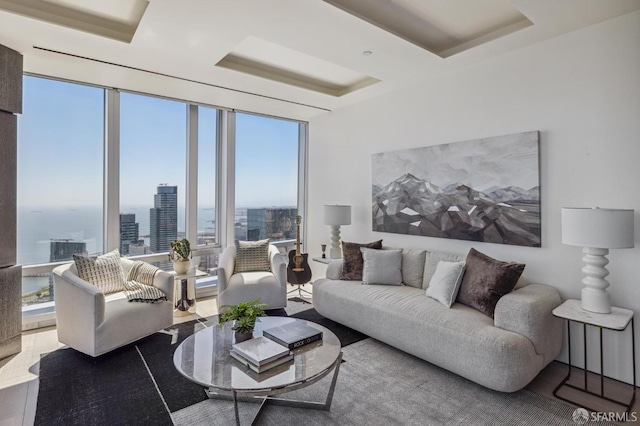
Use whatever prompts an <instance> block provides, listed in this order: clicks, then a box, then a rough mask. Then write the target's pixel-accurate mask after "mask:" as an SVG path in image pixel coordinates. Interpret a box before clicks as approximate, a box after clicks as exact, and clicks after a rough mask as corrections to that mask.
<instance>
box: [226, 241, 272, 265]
mask: <svg viewBox="0 0 640 426" xmlns="http://www.w3.org/2000/svg"><path fill="white" fill-rule="evenodd" d="M269 241H270V240H269V239H268V238H267V239H266V240H260V241H236V264H235V267H234V268H233V271H234V273H238V272H257V271H267V272H268V271H271V262H270V261H269Z"/></svg>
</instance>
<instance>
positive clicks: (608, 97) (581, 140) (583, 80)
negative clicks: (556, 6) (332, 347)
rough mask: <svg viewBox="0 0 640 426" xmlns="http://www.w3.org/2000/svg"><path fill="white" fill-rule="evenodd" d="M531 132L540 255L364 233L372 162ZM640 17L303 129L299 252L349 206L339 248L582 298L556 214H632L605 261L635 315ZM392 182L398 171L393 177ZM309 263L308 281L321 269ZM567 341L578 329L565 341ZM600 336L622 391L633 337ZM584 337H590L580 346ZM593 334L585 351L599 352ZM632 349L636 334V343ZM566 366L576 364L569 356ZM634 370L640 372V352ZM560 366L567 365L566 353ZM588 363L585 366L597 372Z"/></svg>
mask: <svg viewBox="0 0 640 426" xmlns="http://www.w3.org/2000/svg"><path fill="white" fill-rule="evenodd" d="M530 130H539V131H540V164H541V175H540V180H541V194H542V201H541V202H542V248H526V247H516V246H506V245H499V244H486V243H474V242H468V241H458V240H447V239H439V238H428V237H416V236H406V235H397V234H390V233H378V232H373V231H372V230H371V226H372V224H371V154H374V153H378V152H384V151H393V150H398V149H405V148H413V147H421V146H428V145H438V144H443V143H449V142H458V141H464V140H471V139H477V138H482V137H490V136H498V135H505V134H510V133H519V132H525V131H530ZM639 163H640V12H635V13H632V14H628V15H625V16H622V17H619V18H616V19H613V20H610V21H606V22H604V23H601V24H598V25H595V26H592V27H589V28H586V29H582V30H579V31H576V32H573V33H570V34H566V35H563V36H561V37H558V38H555V39H552V40H548V41H545V42H543V43H539V44H536V45H534V46H531V47H529V48H526V49H523V50H520V51H517V52H514V53H511V54H507V55H504V56H501V57H498V58H494V59H492V60H487V61H485V62H482V63H480V64H476V65H474V66H470V67H467V68H465V69H463V70H461V71H460V72H457V73H455V74H448V75H443V76H440V77H438V78H436V79H433V80H431V81H429V82H426V83H424V84H422V85H419V86H415V87H411V88H408V89H406V90H402V91H397V92H394V93H392V94H389V95H385V96H383V97H379V98H376V99H373V100H370V101H366V102H363V103H360V104H357V105H354V106H351V107H348V108H344V109H341V110H337V111H333V112H331V113H328V114H324V115H321V116H318V117H317V118H314V119H312V120H311V122H310V159H309V211H308V215H307V216H308V217H307V218H306V220H307V224H308V230H309V236H308V238H307V242H308V243H309V244H308V245H307V251H309V252H310V253H311V255H319V253H320V244H321V243H327V242H328V240H329V229H328V227H327V226H324V225H322V205H323V204H336V203H340V204H351V205H352V206H353V208H352V210H353V219H352V222H353V223H352V225H350V226H344V227H342V236H343V240H346V241H359V242H365V241H373V240H375V239H379V238H383V239H384V244H385V245H390V246H400V247H420V248H425V249H428V250H441V251H447V252H454V253H461V254H462V253H466V252H467V251H468V250H469V248H470V247H475V248H477V249H478V250H480V251H482V252H484V253H486V254H488V255H490V256H493V257H496V258H498V259H503V260H514V261H519V262H523V263H526V265H527V266H526V269H525V276H527V277H528V278H529V279H530V280H531V281H534V282H540V283H545V284H549V285H551V286H553V287H555V288H557V289H558V290H559V292H560V294H561V296H562V298H563V299H567V298H578V299H579V298H580V289H581V288H582V283H581V279H582V273H581V271H580V269H581V265H582V262H581V256H582V255H581V249H580V248H579V247H571V246H565V245H563V244H562V243H561V229H560V208H561V207H569V206H573V207H590V206H600V207H610V208H632V209H635V210H636V222H637V225H636V233H635V234H636V248H635V249H628V250H612V251H611V253H610V255H609V259H610V264H609V270H610V272H611V274H610V276H609V281H610V282H611V287H610V293H611V299H612V303H613V304H614V305H616V306H621V307H626V308H630V309H633V310H634V311H635V313H636V315H638V314H640V238H639V237H638V236H639V235H640V220H639V219H640V164H639ZM400 172H401V171H399V173H400ZM312 263H314V269H315V270H314V275H315V276H316V277H317V276H320V275H322V274H323V271H324V270H323V269H322V267H320V266H319V265H318V264H317V263H315V262H312ZM572 330H573V331H574V333H572V339H573V338H574V337H575V336H577V335H578V334H580V333H578V331H580V330H579V329H578V328H576V329H573V328H572ZM610 334H611V335H610V336H607V334H606V333H605V351H606V357H605V374H607V375H611V376H613V377H616V378H618V379H622V380H625V381H627V382H630V381H631V378H632V375H631V355H630V353H631V343H630V340H631V339H630V337H631V334H630V331H629V330H627V331H626V332H624V333H615V334H614V333H610ZM589 337H591V334H590V335H589ZM595 338H596V335H595V334H593V337H592V338H591V340H590V341H591V342H592V343H593V344H594V346H595V344H596V343H597V341H596V339H595ZM636 339H637V340H638V341H639V342H640V333H639V332H637V331H636ZM576 340H577V341H576V342H575V343H576V346H574V348H575V352H574V354H576V353H577V352H581V350H580V348H581V347H582V346H577V344H578V343H579V342H580V340H579V339H576ZM637 352H638V353H639V354H638V357H637V358H638V359H637V360H636V363H637V364H638V365H640V350H639V351H637ZM560 359H562V360H566V357H565V353H564V351H563V354H562V355H561V357H560ZM598 362H599V359H598V358H597V352H595V351H593V354H591V353H590V361H589V366H590V368H591V366H592V365H593V368H594V369H595V368H599V367H597V366H596V365H597V364H598Z"/></svg>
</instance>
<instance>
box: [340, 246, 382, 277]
mask: <svg viewBox="0 0 640 426" xmlns="http://www.w3.org/2000/svg"><path fill="white" fill-rule="evenodd" d="M361 247H365V248H371V249H378V250H380V249H382V240H378V241H374V242H371V243H367V244H359V243H348V242H345V241H343V242H342V259H343V262H342V272H341V273H340V279H341V280H347V281H360V280H362V267H363V266H364V260H363V258H362V253H361V252H360V248H361Z"/></svg>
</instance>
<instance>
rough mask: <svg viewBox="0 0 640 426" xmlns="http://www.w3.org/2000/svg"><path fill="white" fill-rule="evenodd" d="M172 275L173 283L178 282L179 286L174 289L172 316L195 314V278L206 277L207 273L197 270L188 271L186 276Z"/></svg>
mask: <svg viewBox="0 0 640 426" xmlns="http://www.w3.org/2000/svg"><path fill="white" fill-rule="evenodd" d="M171 273H172V274H174V276H173V279H174V281H180V285H179V286H175V287H174V293H173V300H174V301H175V303H174V305H173V307H174V311H173V314H174V315H176V316H184V315H191V314H195V313H196V280H195V278H199V277H206V276H207V273H206V272H203V271H201V270H199V269H195V268H192V269H189V270H188V271H187V273H186V274H176V272H175V271H172V272H171Z"/></svg>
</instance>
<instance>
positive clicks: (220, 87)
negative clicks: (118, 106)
mask: <svg viewBox="0 0 640 426" xmlns="http://www.w3.org/2000/svg"><path fill="white" fill-rule="evenodd" d="M33 48H34V49H36V50H41V51H43V52H48V53H53V54H57V55H64V56H69V57H72V58H77V59H84V60H87V61H92V62H97V63H101V64H105V65H111V66H114V67H120V68H126V69H129V70H133V71H140V72H144V73H148V74H153V75H157V76H160V77H166V78H173V79H176V80H181V81H186V82H188V83H195V84H201V85H204V86H209V87H213V88H216V89H222V90H228V91H231V92H235V93H242V94H245V95H251V96H257V97H259V98H263V99H269V100H273V101H279V102H285V103H288V104H292V105H299V106H303V107H307V108H313V109H317V110H320V111H325V112H331V110H330V109H327V108H323V107H319V106H316V105H310V104H305V103H302V102H295V101H290V100H287V99H282V98H277V97H275V96H268V95H261V94H259V93H254V92H249V91H246V90H240V89H234V88H231V87H225V86H220V85H218V84H213V83H207V82H204V81H198V80H194V79H191V78H185V77H179V76H175V75H170V74H165V73H161V72H157V71H151V70H146V69H144V68H138V67H133V66H130V65H122V64H118V63H115V62H109V61H103V60H101V59H95V58H89V57H86V56H81V55H76V54H73V53H68V52H61V51H59V50H53V49H47V48H46V47H40V46H33Z"/></svg>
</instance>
